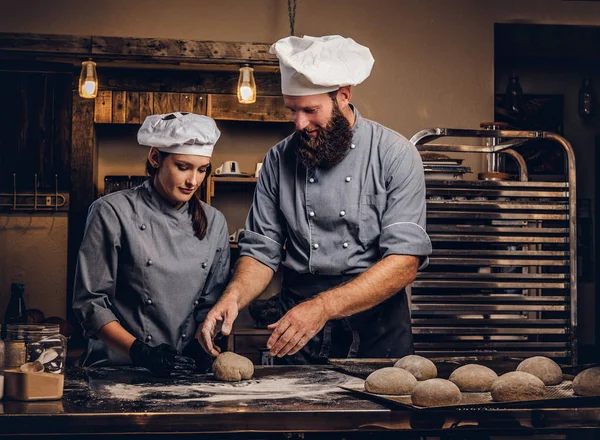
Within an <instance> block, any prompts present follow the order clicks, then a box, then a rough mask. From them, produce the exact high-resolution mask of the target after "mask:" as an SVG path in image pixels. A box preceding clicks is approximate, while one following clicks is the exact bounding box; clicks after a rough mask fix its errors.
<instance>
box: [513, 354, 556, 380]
mask: <svg viewBox="0 0 600 440" xmlns="http://www.w3.org/2000/svg"><path fill="white" fill-rule="evenodd" d="M517 371H525V372H526V373H531V374H533V375H534V376H535V377H537V378H539V379H541V380H542V382H544V385H558V384H559V383H561V382H562V380H563V373H562V370H561V369H560V367H559V366H558V364H557V363H556V362H554V361H553V360H552V359H549V358H547V357H544V356H534V357H530V358H528V359H525V360H524V361H523V362H521V363H520V364H519V366H518V367H517Z"/></svg>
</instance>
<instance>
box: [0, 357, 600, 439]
mask: <svg viewBox="0 0 600 440" xmlns="http://www.w3.org/2000/svg"><path fill="white" fill-rule="evenodd" d="M357 384H362V379H361V378H359V377H355V376H351V375H348V374H345V373H343V372H341V371H339V369H336V368H334V367H330V366H295V367H291V366H290V367H283V366H274V367H267V366H265V367H256V371H255V376H254V378H253V379H252V380H248V381H242V382H237V383H225V382H219V381H217V380H215V379H214V377H213V376H212V375H201V374H197V373H194V372H193V371H192V370H191V369H189V366H188V367H186V366H183V367H181V368H178V370H177V372H176V374H174V375H173V376H171V377H169V378H166V379H160V378H157V377H155V376H153V375H152V374H151V373H149V372H147V371H145V370H143V369H138V368H133V367H118V368H117V367H111V368H108V367H105V368H94V369H92V368H86V369H84V368H71V369H70V370H68V373H67V378H66V381H65V390H64V396H63V398H62V400H58V401H45V402H18V401H7V400H5V401H3V402H2V408H1V409H2V413H1V414H0V436H3V438H8V437H11V436H15V437H17V436H18V437H19V438H23V436H27V437H36V436H40V437H42V436H55V437H56V438H58V437H61V438H62V437H63V436H64V435H74V434H78V435H88V434H89V435H102V436H105V435H109V434H112V435H126V434H130V433H141V434H146V435H150V434H152V436H162V435H164V436H170V435H173V434H175V433H177V434H180V435H184V434H189V435H191V434H194V435H199V434H204V435H207V436H208V435H217V434H218V436H219V438H225V437H232V438H233V437H235V438H240V437H241V438H263V439H264V438H284V437H285V438H291V437H294V436H296V437H298V436H300V437H302V436H303V437H304V438H323V437H322V436H323V435H325V436H326V437H327V438H342V437H346V438H353V436H356V437H357V438H358V437H361V436H362V435H363V434H366V433H375V434H374V435H376V437H377V438H387V437H389V438H392V437H393V438H398V436H399V435H404V434H405V435H407V436H418V435H435V436H438V437H444V436H446V435H449V436H453V438H456V435H457V434H459V433H464V434H465V435H466V436H468V435H472V434H476V435H480V434H481V435H484V434H486V433H488V434H493V433H502V435H504V436H506V435H512V434H514V435H521V436H522V435H533V434H538V433H549V432H552V433H560V432H571V431H580V430H582V431H590V432H591V431H594V430H598V431H600V402H588V404H587V405H586V406H582V407H577V408H564V407H562V408H511V409H497V410H490V409H486V410H476V409H470V410H456V409H454V410H438V409H426V410H417V411H415V410H412V411H411V410H401V409H398V408H395V407H393V406H389V405H386V404H385V402H379V401H375V400H372V399H369V398H366V397H364V396H361V395H359V394H356V393H352V392H349V391H346V390H344V389H342V388H341V386H350V387H352V386H356V385H357ZM325 433H327V434H325ZM300 434H302V435H300ZM580 434H581V433H578V435H580ZM6 436H8V437H6Z"/></svg>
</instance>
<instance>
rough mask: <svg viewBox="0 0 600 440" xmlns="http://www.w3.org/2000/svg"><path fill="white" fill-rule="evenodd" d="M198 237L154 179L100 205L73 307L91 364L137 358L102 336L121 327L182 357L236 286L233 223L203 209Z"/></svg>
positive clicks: (95, 206) (89, 229) (95, 207)
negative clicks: (231, 284)
mask: <svg viewBox="0 0 600 440" xmlns="http://www.w3.org/2000/svg"><path fill="white" fill-rule="evenodd" d="M202 208H203V209H204V212H205V213H206V217H207V220H208V229H207V233H206V236H205V237H204V238H203V239H202V240H198V238H197V237H195V236H194V229H193V226H192V218H191V214H190V213H189V210H188V204H187V203H186V204H184V205H183V206H182V207H181V208H179V209H176V208H175V207H173V206H172V205H171V204H170V203H168V202H167V201H166V200H165V199H164V198H162V197H161V196H160V195H159V194H158V193H157V192H156V191H155V190H154V188H153V187H152V185H151V184H150V181H146V182H144V184H142V185H140V186H139V187H137V188H133V189H128V190H124V191H119V192H116V193H113V194H109V195H107V196H104V197H102V198H100V199H98V200H96V201H95V202H94V203H92V205H91V207H90V210H89V214H88V218H87V224H86V228H85V233H84V237H83V241H82V243H81V248H80V250H79V254H78V259H77V269H76V273H75V286H74V294H73V308H74V310H75V314H76V315H77V318H78V319H79V321H80V322H81V325H82V326H83V330H84V334H85V336H86V337H89V338H92V339H90V340H89V343H88V352H87V356H86V359H85V361H84V364H85V365H110V364H120V365H123V364H128V363H131V360H130V359H129V357H128V356H124V355H123V354H121V353H120V352H118V351H116V350H114V349H111V348H109V347H108V346H107V345H106V344H104V343H103V342H102V341H100V340H98V339H95V338H94V335H95V334H96V332H97V331H98V330H99V329H100V328H102V327H103V326H104V325H106V324H108V323H109V322H111V321H118V322H119V323H120V324H121V325H122V326H123V327H124V328H125V329H126V330H127V331H129V332H130V333H131V334H133V335H134V336H135V337H136V338H138V339H141V340H142V341H144V342H146V343H148V344H149V345H152V346H157V345H159V344H162V343H166V344H169V345H171V346H173V347H175V348H176V349H177V351H179V352H182V351H183V349H184V347H185V346H186V345H187V344H188V343H189V342H190V341H191V340H192V339H193V338H194V334H195V332H196V328H197V326H198V324H200V323H202V322H203V321H204V318H205V317H206V314H207V313H208V311H209V310H210V308H211V307H212V306H213V305H214V304H215V302H216V301H217V299H218V298H219V296H220V295H221V293H222V291H223V290H224V288H225V286H226V285H227V282H228V281H229V276H230V271H229V237H228V230H227V224H226V221H225V217H224V216H223V214H221V213H220V212H219V211H217V210H216V209H215V208H213V207H212V206H209V205H206V204H204V203H203V204H202Z"/></svg>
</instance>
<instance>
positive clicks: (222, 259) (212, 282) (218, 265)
mask: <svg viewBox="0 0 600 440" xmlns="http://www.w3.org/2000/svg"><path fill="white" fill-rule="evenodd" d="M214 221H215V223H218V225H219V226H218V227H217V228H215V230H217V231H218V237H217V238H216V241H217V243H216V246H215V250H216V255H217V256H216V257H215V259H214V260H213V264H212V266H211V268H210V272H209V274H208V278H207V279H206V283H205V284H204V288H203V289H202V297H203V298H204V299H205V301H204V302H203V303H202V306H200V307H198V308H197V309H196V311H195V314H194V318H195V320H196V323H197V324H201V323H202V322H204V319H205V318H206V315H207V314H208V311H209V310H210V309H211V308H212V306H213V305H215V304H216V302H217V300H218V299H219V298H220V297H221V295H222V294H223V291H224V290H225V287H226V286H227V283H228V282H229V279H230V276H231V272H230V255H229V233H228V231H227V222H226V220H225V217H224V216H223V214H221V213H219V214H218V215H217V216H216V217H215V220H214Z"/></svg>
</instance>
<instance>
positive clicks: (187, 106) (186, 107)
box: [179, 93, 194, 113]
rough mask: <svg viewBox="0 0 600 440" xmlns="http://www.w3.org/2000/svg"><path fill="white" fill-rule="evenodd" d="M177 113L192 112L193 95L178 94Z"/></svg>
mask: <svg viewBox="0 0 600 440" xmlns="http://www.w3.org/2000/svg"><path fill="white" fill-rule="evenodd" d="M179 111H180V112H187V113H193V111H194V95H193V94H192V93H180V94H179Z"/></svg>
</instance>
